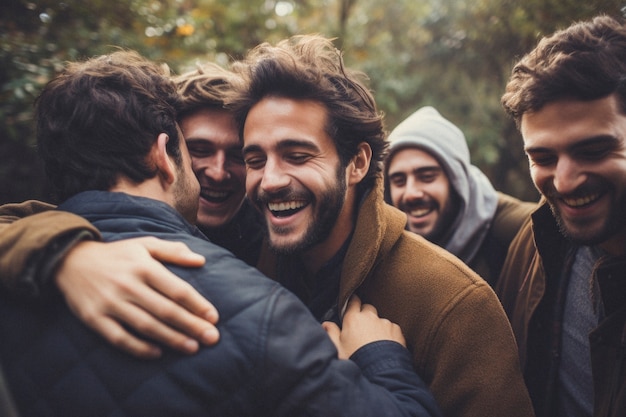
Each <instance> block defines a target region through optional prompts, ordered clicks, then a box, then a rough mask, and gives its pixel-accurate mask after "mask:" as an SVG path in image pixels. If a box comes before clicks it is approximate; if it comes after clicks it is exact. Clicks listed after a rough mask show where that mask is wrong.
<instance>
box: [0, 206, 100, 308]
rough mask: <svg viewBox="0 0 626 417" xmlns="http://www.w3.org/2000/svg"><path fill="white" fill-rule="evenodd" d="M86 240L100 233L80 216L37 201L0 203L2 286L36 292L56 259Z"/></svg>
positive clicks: (31, 293) (45, 279)
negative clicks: (0, 204) (1, 204)
mask: <svg viewBox="0 0 626 417" xmlns="http://www.w3.org/2000/svg"><path fill="white" fill-rule="evenodd" d="M85 239H96V240H99V239H100V233H99V232H98V230H97V229H96V228H95V227H94V226H93V225H91V224H90V223H89V222H88V221H87V220H85V219H83V218H82V217H80V216H76V215H74V214H71V213H66V212H62V211H56V210H54V206H52V205H49V204H46V203H41V202H36V201H28V202H25V203H21V204H6V205H3V206H1V207H0V270H1V271H2V278H1V280H2V282H1V283H0V284H1V286H2V287H4V288H5V289H6V290H8V291H10V292H12V293H14V294H17V295H22V296H24V295H26V296H31V297H32V296H37V295H39V294H40V292H41V291H42V289H43V287H44V286H45V285H46V283H47V282H48V281H49V280H50V278H51V276H50V275H51V273H52V272H53V270H54V268H55V266H56V265H57V263H58V261H59V260H60V259H61V258H62V257H63V255H64V254H65V253H66V252H67V251H68V250H69V249H71V248H72V247H73V246H74V245H75V244H76V243H77V242H79V241H82V240H85Z"/></svg>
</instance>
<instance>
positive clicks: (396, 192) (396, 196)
mask: <svg viewBox="0 0 626 417" xmlns="http://www.w3.org/2000/svg"><path fill="white" fill-rule="evenodd" d="M403 194H404V192H403V189H402V188H399V187H394V186H390V187H389V197H391V204H393V205H394V206H396V207H397V206H398V205H399V204H400V202H401V201H402V196H403Z"/></svg>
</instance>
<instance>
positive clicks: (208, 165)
mask: <svg viewBox="0 0 626 417" xmlns="http://www.w3.org/2000/svg"><path fill="white" fill-rule="evenodd" d="M203 173H204V175H205V176H206V177H208V178H210V179H211V180H212V181H214V182H223V181H226V180H228V179H229V178H230V172H228V170H227V169H226V155H225V154H223V153H217V154H215V155H214V156H213V157H212V158H209V159H207V160H206V161H205V166H204V169H203Z"/></svg>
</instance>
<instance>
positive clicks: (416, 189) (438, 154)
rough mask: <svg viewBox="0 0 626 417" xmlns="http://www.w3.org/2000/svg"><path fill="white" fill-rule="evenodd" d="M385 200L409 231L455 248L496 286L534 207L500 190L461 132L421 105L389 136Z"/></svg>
mask: <svg viewBox="0 0 626 417" xmlns="http://www.w3.org/2000/svg"><path fill="white" fill-rule="evenodd" d="M389 142H390V143H389V154H388V155H387V158H386V160H385V198H386V200H387V202H388V203H390V204H392V205H394V206H396V207H397V208H399V209H400V210H402V211H404V212H405V213H406V214H407V229H408V230H410V231H412V232H414V233H416V234H419V235H422V236H423V237H425V238H426V239H428V240H430V241H431V242H433V243H436V244H437V245H439V246H441V247H443V248H445V249H446V250H447V251H449V252H451V253H453V254H454V255H456V256H457V257H458V258H460V259H461V260H462V261H463V262H465V263H466V264H467V265H468V266H469V267H471V268H472V269H473V270H474V271H476V272H477V273H478V274H479V275H480V276H481V277H483V278H484V279H485V280H486V281H487V282H489V283H490V284H492V285H493V284H494V283H495V281H496V279H497V278H498V275H499V273H500V269H501V268H502V263H503V262H504V258H505V256H506V252H507V249H508V246H509V243H510V242H511V240H512V239H513V237H514V236H515V234H516V233H517V231H518V230H519V228H520V226H521V224H522V222H523V221H524V220H525V219H526V218H527V217H528V215H529V214H530V212H531V211H532V210H533V209H534V208H535V207H536V205H535V204H534V203H527V202H522V201H520V200H518V199H516V198H513V197H511V196H509V195H506V194H503V193H500V192H497V191H496V190H495V189H494V188H493V186H492V185H491V182H490V181H489V179H488V178H487V177H486V176H485V174H483V173H482V171H480V169H478V167H476V166H474V165H472V164H471V162H470V154H469V149H468V147H467V143H466V141H465V136H464V135H463V132H461V130H460V129H459V128H458V127H457V126H455V125H454V124H452V123H451V122H450V121H449V120H447V119H445V118H444V117H443V116H441V114H439V112H438V111H437V110H436V109H434V108H433V107H430V106H427V107H422V108H421V109H419V110H417V111H416V112H415V113H413V114H412V115H410V116H409V117H408V118H407V119H405V120H404V121H403V122H401V123H400V124H399V125H398V126H397V127H396V128H395V129H394V130H393V131H392V132H391V134H390V135H389Z"/></svg>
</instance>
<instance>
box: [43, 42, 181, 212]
mask: <svg viewBox="0 0 626 417" xmlns="http://www.w3.org/2000/svg"><path fill="white" fill-rule="evenodd" d="M179 105H180V98H179V95H178V93H177V91H176V86H175V84H174V82H173V81H172V80H171V78H170V76H169V69H167V67H166V66H160V65H158V64H156V63H153V62H151V61H148V60H147V59H145V58H143V57H141V56H140V55H139V54H137V53H136V52H132V51H117V52H114V53H112V54H110V55H105V56H99V57H96V58H92V59H89V60H87V61H84V62H72V63H69V64H67V66H66V68H65V70H64V71H63V72H62V73H61V74H60V75H59V76H57V77H56V78H54V79H53V80H51V81H50V82H49V83H48V84H47V85H46V86H45V87H44V89H43V91H42V93H41V94H40V96H39V97H38V99H37V101H36V115H37V142H38V146H39V153H40V155H41V156H42V158H43V160H44V163H45V169H46V173H47V175H48V178H49V180H50V181H51V183H52V185H53V187H54V188H55V191H56V194H57V197H58V198H59V199H61V200H64V199H67V198H69V197H71V196H72V195H74V194H76V193H79V192H82V191H86V190H108V189H110V188H111V187H112V186H113V185H115V183H116V182H117V180H118V179H119V178H120V177H121V176H124V177H126V178H128V179H130V180H131V181H134V182H137V183H139V182H142V181H144V180H145V179H148V178H152V177H154V175H156V168H155V167H154V166H153V165H152V163H151V162H150V161H149V160H148V159H147V155H148V153H149V152H150V149H151V147H152V145H153V144H154V142H155V141H156V139H157V137H158V135H159V134H160V133H165V134H167V135H168V136H169V141H168V144H167V148H168V152H170V155H172V156H173V157H174V159H175V160H176V161H177V162H179V163H180V162H181V161H182V159H181V154H180V147H179V146H180V145H179V140H180V138H179V135H178V131H177V125H176V114H177V108H178V106H179Z"/></svg>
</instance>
